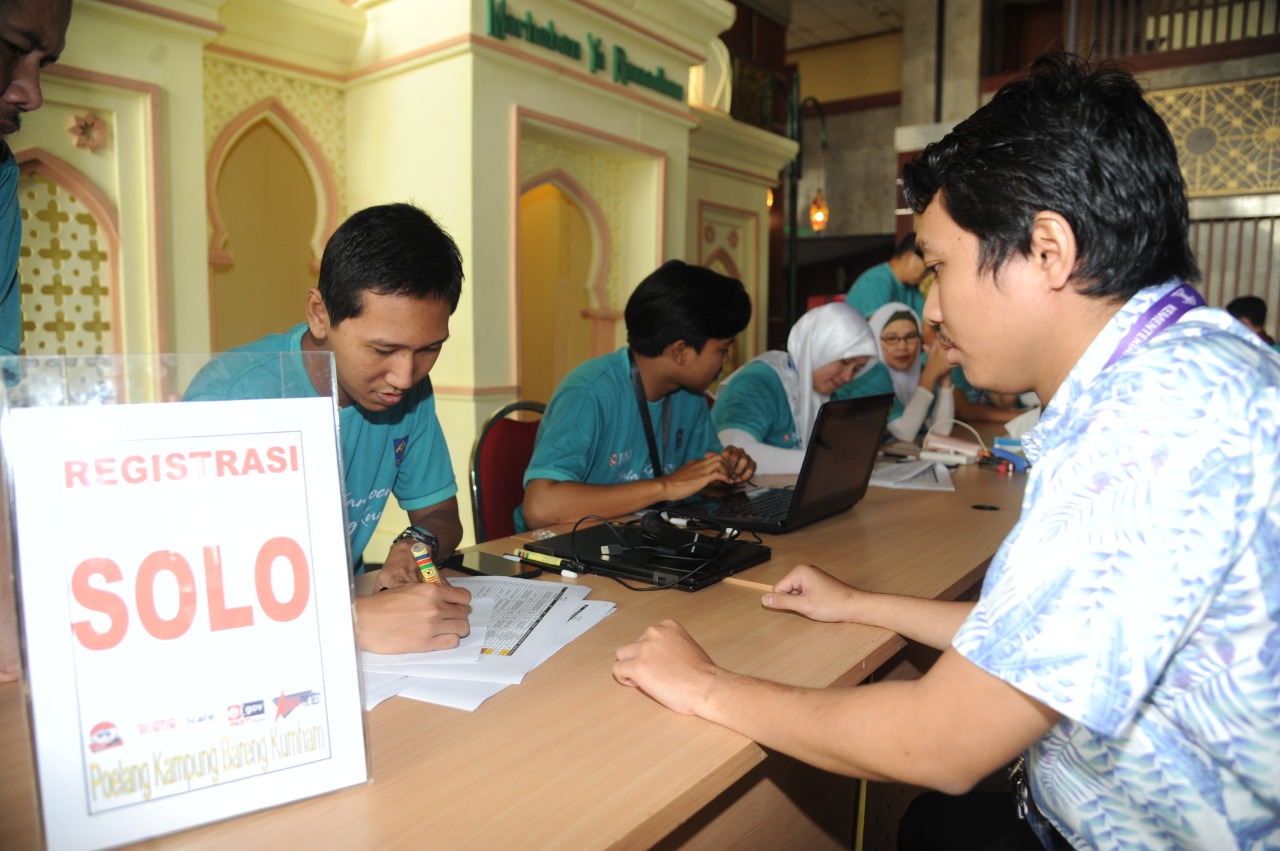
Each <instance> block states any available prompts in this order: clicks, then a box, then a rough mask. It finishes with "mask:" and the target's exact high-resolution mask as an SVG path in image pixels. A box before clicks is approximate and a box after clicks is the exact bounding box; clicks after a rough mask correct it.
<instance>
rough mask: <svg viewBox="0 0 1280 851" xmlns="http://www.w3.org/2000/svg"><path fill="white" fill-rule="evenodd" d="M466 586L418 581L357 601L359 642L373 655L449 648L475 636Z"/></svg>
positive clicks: (357, 638) (361, 646)
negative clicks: (469, 615)
mask: <svg viewBox="0 0 1280 851" xmlns="http://www.w3.org/2000/svg"><path fill="white" fill-rule="evenodd" d="M470 602H471V592H470V591H468V590H467V589H466V588H454V587H453V586H451V585H443V584H441V585H437V584H436V583H434V582H422V581H420V580H419V582H418V583H417V584H416V585H401V586H400V587H398V588H392V589H391V590H389V591H381V592H378V593H375V594H370V595H369V596H367V597H357V598H356V643H357V644H358V645H359V646H360V649H361V650H368V651H370V652H372V653H421V652H424V651H427V650H449V649H451V648H454V647H457V646H458V642H459V641H461V640H462V639H463V638H465V637H466V636H467V635H468V634H470V632H471V625H470V624H469V623H467V612H468V610H467V605H468V604H469V603H470Z"/></svg>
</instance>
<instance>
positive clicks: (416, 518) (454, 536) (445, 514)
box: [409, 497, 462, 561]
mask: <svg viewBox="0 0 1280 851" xmlns="http://www.w3.org/2000/svg"><path fill="white" fill-rule="evenodd" d="M409 522H410V523H412V524H413V525H414V526H421V527H422V528H424V529H426V530H427V531H429V532H431V533H432V534H434V535H435V536H436V540H437V541H439V546H438V547H437V548H436V553H435V556H436V561H444V560H445V559H447V558H448V557H449V556H451V555H453V552H454V550H456V549H457V548H458V544H460V543H462V520H461V519H460V518H459V517H458V498H457V497H450V498H449V499H447V500H445V501H444V502H441V503H437V504H436V505H432V506H429V507H428V508H422V509H418V510H416V511H410V512H409Z"/></svg>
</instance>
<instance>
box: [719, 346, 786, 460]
mask: <svg viewBox="0 0 1280 851" xmlns="http://www.w3.org/2000/svg"><path fill="white" fill-rule="evenodd" d="M731 378H732V380H731V381H729V382H727V383H725V384H722V385H721V387H720V395H718V396H717V397H716V404H715V406H714V407H712V409H711V421H712V422H713V423H715V428H716V433H717V434H718V433H719V432H722V431H724V430H725V429H727V428H736V429H741V430H742V431H745V432H746V433H747V434H749V435H751V436H752V437H754V438H755V439H756V440H758V441H760V442H761V443H763V444H765V445H766V446H780V447H782V448H783V449H795V448H797V447H798V446H799V445H800V441H799V439H798V437H797V435H796V420H795V414H793V413H792V412H791V403H790V402H788V401H787V391H786V388H784V387H783V386H782V379H781V378H779V377H778V373H777V372H775V371H774V369H773V367H771V366H769V364H767V363H764V362H762V361H752V362H751V363H749V364H747V365H746V366H744V367H742V368H741V369H739V370H738V371H737V372H735V373H734V374H733V375H732V376H731Z"/></svg>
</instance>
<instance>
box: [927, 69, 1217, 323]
mask: <svg viewBox="0 0 1280 851" xmlns="http://www.w3.org/2000/svg"><path fill="white" fill-rule="evenodd" d="M902 180H903V194H904V196H905V197H906V199H907V204H908V205H909V206H910V207H911V208H912V209H913V210H914V211H915V212H917V213H922V212H924V210H925V208H926V207H928V206H929V203H930V202H931V201H932V200H934V198H935V196H936V197H937V198H938V200H939V201H940V202H941V203H942V205H943V208H944V209H945V210H946V212H947V214H948V215H949V216H950V217H951V219H952V220H953V221H954V222H955V223H956V224H957V225H959V226H960V227H961V228H962V229H964V230H966V231H968V232H969V233H972V234H973V235H974V236H976V237H977V238H978V243H979V261H978V262H979V266H980V267H981V269H983V270H984V271H991V272H993V273H994V272H998V271H999V269H1000V267H1001V266H1002V265H1003V264H1004V262H1005V261H1006V260H1007V259H1008V258H1009V257H1010V255H1012V254H1015V253H1016V254H1018V255H1023V256H1025V255H1026V254H1027V253H1028V252H1029V251H1030V250H1031V225H1032V223H1033V221H1034V219H1035V216H1036V214H1037V213H1039V212H1041V211H1045V210H1048V211H1052V212H1055V213H1058V214H1059V215H1061V216H1062V217H1063V218H1064V219H1066V221H1067V223H1068V224H1070V226H1071V229H1072V231H1073V232H1074V234H1075V239H1076V252H1077V253H1076V267H1075V269H1074V274H1073V277H1074V279H1075V281H1076V283H1077V284H1078V285H1079V287H1080V289H1079V291H1080V292H1081V293H1083V294H1085V295H1090V296H1097V297H1100V298H1106V299H1112V300H1127V299H1128V298H1129V297H1130V296H1132V295H1133V294H1134V293H1136V292H1137V291H1138V290H1140V289H1142V288H1144V287H1149V286H1154V285H1156V284H1160V283H1162V282H1164V281H1167V280H1170V279H1173V278H1178V279H1181V280H1183V281H1186V282H1188V283H1194V282H1195V281H1197V280H1199V278H1200V270H1199V268H1198V267H1197V266H1196V261H1195V257H1194V255H1193V254H1192V251H1191V246H1190V243H1189V242H1188V239H1187V232H1188V217H1187V198H1186V186H1185V184H1184V182H1183V179H1182V172H1181V171H1180V170H1179V168H1178V154H1177V149H1176V148H1175V147H1174V143H1173V137H1172V136H1171V135H1170V134H1169V128H1168V127H1166V126H1165V123H1164V122H1163V121H1162V120H1161V119H1160V116H1159V115H1157V114H1156V112H1155V110H1154V109H1152V108H1151V106H1150V104H1148V103H1147V102H1146V100H1144V99H1143V96H1142V88H1141V86H1139V85H1138V82H1137V81H1136V80H1134V78H1133V77H1132V76H1131V75H1130V74H1128V73H1127V72H1125V71H1122V70H1120V69H1118V68H1116V67H1114V66H1111V65H1107V64H1099V65H1091V64H1089V63H1086V62H1084V61H1083V60H1081V59H1079V58H1078V57H1075V56H1072V55H1070V54H1060V53H1058V54H1047V55H1045V56H1041V57H1040V58H1039V59H1037V60H1036V61H1035V62H1034V63H1033V64H1032V66H1031V68H1030V70H1029V72H1028V73H1027V75H1026V76H1024V77H1021V78H1019V79H1017V80H1014V81H1012V82H1010V83H1007V84H1006V85H1005V86H1004V87H1003V88H1001V89H1000V91H999V92H997V93H996V95H995V97H994V98H992V100H991V102H990V103H988V104H987V105H986V106H983V107H982V108H981V109H979V110H978V111H977V112H975V113H974V114H973V115H971V116H970V117H969V118H967V119H965V120H964V121H962V122H961V123H960V124H959V125H957V126H956V128H955V129H954V130H952V131H951V132H950V133H948V134H947V135H946V136H945V137H944V138H943V139H942V140H941V141H939V142H934V143H932V144H930V145H929V146H928V147H926V148H925V149H924V152H923V153H922V154H921V155H920V156H918V157H917V158H916V159H914V160H912V161H911V162H909V163H908V164H907V165H906V166H905V167H904V168H903V172H902Z"/></svg>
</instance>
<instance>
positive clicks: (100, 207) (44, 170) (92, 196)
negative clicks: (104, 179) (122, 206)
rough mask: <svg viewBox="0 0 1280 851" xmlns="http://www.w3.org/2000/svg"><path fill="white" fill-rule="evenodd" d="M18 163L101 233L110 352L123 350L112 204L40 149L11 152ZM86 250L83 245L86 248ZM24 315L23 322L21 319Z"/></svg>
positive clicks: (116, 226) (117, 237)
mask: <svg viewBox="0 0 1280 851" xmlns="http://www.w3.org/2000/svg"><path fill="white" fill-rule="evenodd" d="M14 159H16V160H17V163H18V171H19V174H21V175H23V176H27V175H32V174H37V175H40V176H41V177H44V178H45V179H47V180H49V181H50V182H51V183H54V184H57V185H58V186H59V187H61V188H62V189H65V190H66V191H67V192H68V193H69V194H71V195H74V196H75V198H76V199H78V200H79V202H80V203H81V204H83V205H84V209H85V210H87V211H88V213H89V215H90V216H92V217H93V219H94V224H95V225H96V226H97V228H98V232H99V233H100V234H101V236H102V240H103V243H105V246H106V250H105V251H103V252H102V254H104V255H105V257H106V258H109V259H110V261H111V262H108V263H107V264H106V268H105V273H104V275H103V277H105V279H106V285H105V287H103V289H105V290H106V291H107V293H106V295H107V301H108V303H109V304H110V306H111V312H110V325H111V327H110V340H111V346H112V352H117V353H118V352H122V351H123V350H124V346H123V337H122V334H121V321H120V320H121V316H122V310H121V292H120V286H119V281H118V280H117V273H118V271H119V262H120V260H119V258H120V217H119V213H118V212H117V210H116V206H115V204H113V203H112V202H111V200H110V199H109V198H108V197H107V196H106V194H104V193H103V192H102V190H101V189H99V188H98V186H97V184H95V183H94V182H93V181H92V180H90V179H89V178H88V177H87V176H86V175H85V174H84V173H83V172H81V171H80V170H79V169H77V168H75V167H74V166H72V165H71V164H70V163H68V162H67V161H66V160H63V159H61V158H59V157H57V156H55V155H53V154H51V153H49V152H48V151H46V150H44V149H43V148H25V149H23V150H21V151H15V152H14ZM87 250H89V249H87V248H86V251H87ZM25 321H26V320H25V316H24V322H25ZM154 321H155V322H157V323H158V324H159V323H162V322H163V321H164V317H163V316H156V317H155V320H154Z"/></svg>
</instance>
